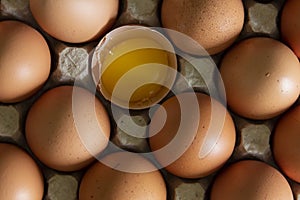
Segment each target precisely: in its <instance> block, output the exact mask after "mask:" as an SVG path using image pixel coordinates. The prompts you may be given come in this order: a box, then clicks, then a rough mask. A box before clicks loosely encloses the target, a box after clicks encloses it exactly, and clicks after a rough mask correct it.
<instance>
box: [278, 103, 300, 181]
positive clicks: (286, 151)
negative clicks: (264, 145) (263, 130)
mask: <svg viewBox="0 0 300 200" xmlns="http://www.w3.org/2000/svg"><path fill="white" fill-rule="evenodd" d="M299 130H300V106H297V107H295V108H293V109H292V110H290V111H289V112H288V113H286V114H284V115H283V116H282V118H281V119H280V120H279V122H278V124H277V126H276V128H275V131H274V136H273V154H274V158H275V161H276V162H277V164H278V165H279V167H280V168H281V169H282V171H283V172H284V174H286V175H287V176H288V177H289V178H291V179H293V180H294V181H297V182H299V183H300V171H299V169H300V157H299V154H300V146H299V140H300V134H299Z"/></svg>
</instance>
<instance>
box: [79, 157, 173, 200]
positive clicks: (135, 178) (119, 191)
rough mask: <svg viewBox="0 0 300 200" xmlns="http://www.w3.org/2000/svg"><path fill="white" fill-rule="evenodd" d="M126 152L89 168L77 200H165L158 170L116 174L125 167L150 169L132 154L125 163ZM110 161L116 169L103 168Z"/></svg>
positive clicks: (144, 161)
mask: <svg viewBox="0 0 300 200" xmlns="http://www.w3.org/2000/svg"><path fill="white" fill-rule="evenodd" d="M124 156H125V157H126V156H127V155H126V153H125V152H117V153H112V154H110V155H107V156H106V157H104V158H103V159H101V160H100V162H97V163H95V164H94V165H92V166H91V167H90V168H89V169H88V170H87V172H86V173H85V175H84V176H83V178H82V181H81V184H80V189H79V200H92V199H109V200H120V199H122V200H141V199H145V200H166V199H167V191H166V185H165V182H164V179H163V177H162V175H161V173H160V172H159V171H158V170H155V171H150V172H145V173H139V172H134V171H132V172H126V171H119V170H117V168H118V167H120V166H121V165H122V166H121V168H124V165H125V166H126V165H132V166H134V165H145V166H148V165H152V164H151V163H150V162H149V161H148V160H146V159H145V158H143V157H141V156H139V155H137V154H132V155H130V157H127V158H128V159H127V160H125V159H124V158H123V157H124ZM110 161H113V162H115V163H116V165H115V168H110V167H108V166H107V165H105V164H103V163H105V162H110Z"/></svg>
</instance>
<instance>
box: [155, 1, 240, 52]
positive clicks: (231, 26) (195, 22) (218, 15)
mask: <svg viewBox="0 0 300 200" xmlns="http://www.w3.org/2000/svg"><path fill="white" fill-rule="evenodd" d="M161 21H162V25H163V27H164V28H168V29H172V30H175V31H178V32H181V33H183V34H185V35H187V36H189V37H191V38H192V39H194V40H195V41H196V42H198V43H199V44H200V45H201V46H202V47H203V48H204V49H205V50H206V51H207V52H208V53H209V54H210V55H212V54H216V53H219V52H221V51H223V50H225V49H226V48H228V47H229V46H230V45H231V44H232V43H233V42H234V41H235V40H236V38H237V37H238V36H239V34H240V32H241V30H242V28H243V24H244V6H243V3H242V1H241V0H227V1H219V0H164V1H163V3H162V9H161ZM170 37H171V38H172V41H173V42H174V43H175V45H176V46H177V47H179V48H180V49H181V50H183V51H185V52H187V53H191V54H196V55H199V54H201V52H199V51H198V49H199V48H196V47H195V48H193V47H192V46H193V44H187V43H186V41H181V40H176V36H175V35H174V34H170Z"/></svg>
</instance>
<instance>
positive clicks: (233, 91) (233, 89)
mask: <svg viewBox="0 0 300 200" xmlns="http://www.w3.org/2000/svg"><path fill="white" fill-rule="evenodd" d="M220 72H221V76H222V79H223V82H224V86H225V90H226V97H227V103H228V105H229V107H230V109H232V111H234V112H235V113H236V114H239V115H241V116H243V117H246V118H250V119H260V120H262V119H269V118H272V117H275V116H277V115H279V114H281V113H283V112H284V111H286V110H287V109H288V108H289V107H290V106H291V105H292V104H293V103H294V102H295V101H296V99H297V98H298V96H299V91H300V90H299V87H300V65H299V61H298V58H297V56H296V55H295V54H294V53H293V51H292V50H291V49H290V48H288V47H287V46H286V45H284V44H283V43H281V42H279V41H277V40H274V39H271V38H266V37H254V38H250V39H246V40H243V41H241V42H240V43H238V44H237V45H236V46H234V47H233V48H232V49H231V50H230V51H228V52H227V54H226V55H225V56H224V58H223V60H222V61H221V66H220Z"/></svg>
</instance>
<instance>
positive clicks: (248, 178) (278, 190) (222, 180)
mask: <svg viewBox="0 0 300 200" xmlns="http://www.w3.org/2000/svg"><path fill="white" fill-rule="evenodd" d="M210 199H211V200H219V199H223V200H240V199H243V200H254V199H255V200H293V199H294V198H293V193H292V190H291V187H290V185H289V183H288V182H287V180H286V179H285V177H284V176H283V175H282V174H281V173H280V172H279V171H278V170H276V169H275V168H273V167H271V166H269V165H268V164H266V163H263V162H261V161H255V160H244V161H239V162H237V163H234V164H232V165H230V166H229V167H227V168H226V169H225V170H224V171H222V172H221V173H220V174H218V175H217V177H216V180H215V181H214V183H213V186H212V190H211V196H210Z"/></svg>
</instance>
